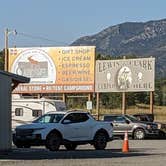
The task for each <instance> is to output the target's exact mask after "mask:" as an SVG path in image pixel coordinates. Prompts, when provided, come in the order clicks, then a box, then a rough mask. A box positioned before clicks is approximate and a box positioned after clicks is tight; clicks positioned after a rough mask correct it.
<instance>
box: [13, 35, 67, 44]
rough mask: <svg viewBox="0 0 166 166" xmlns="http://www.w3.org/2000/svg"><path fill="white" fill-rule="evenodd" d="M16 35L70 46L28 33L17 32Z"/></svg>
mask: <svg viewBox="0 0 166 166" xmlns="http://www.w3.org/2000/svg"><path fill="white" fill-rule="evenodd" d="M16 34H17V35H21V36H25V37H29V38H32V39H40V40H45V41H49V42H53V43H59V44H64V45H68V44H67V43H65V42H57V41H55V40H52V39H48V38H45V37H41V36H36V35H31V34H27V33H23V32H17V33H16Z"/></svg>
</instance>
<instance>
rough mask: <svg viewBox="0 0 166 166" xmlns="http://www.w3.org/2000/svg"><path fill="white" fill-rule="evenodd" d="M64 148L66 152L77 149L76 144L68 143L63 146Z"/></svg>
mask: <svg viewBox="0 0 166 166" xmlns="http://www.w3.org/2000/svg"><path fill="white" fill-rule="evenodd" d="M64 146H65V148H66V149H67V150H75V149H76V147H77V144H73V143H68V144H65V145H64Z"/></svg>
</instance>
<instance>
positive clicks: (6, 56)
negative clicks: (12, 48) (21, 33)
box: [4, 28, 17, 71]
mask: <svg viewBox="0 0 166 166" xmlns="http://www.w3.org/2000/svg"><path fill="white" fill-rule="evenodd" d="M10 33H13V34H14V35H16V34H17V32H16V30H9V29H8V28H6V29H5V64H4V69H5V71H8V67H9V66H8V47H9V46H8V36H9V34H10Z"/></svg>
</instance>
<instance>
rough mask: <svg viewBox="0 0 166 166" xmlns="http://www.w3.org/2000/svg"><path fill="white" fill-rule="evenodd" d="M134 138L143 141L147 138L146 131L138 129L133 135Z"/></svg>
mask: <svg viewBox="0 0 166 166" xmlns="http://www.w3.org/2000/svg"><path fill="white" fill-rule="evenodd" d="M133 138H134V139H137V140H142V139H144V138H145V131H144V130H143V129H140V128H138V129H136V130H135V131H134V133H133Z"/></svg>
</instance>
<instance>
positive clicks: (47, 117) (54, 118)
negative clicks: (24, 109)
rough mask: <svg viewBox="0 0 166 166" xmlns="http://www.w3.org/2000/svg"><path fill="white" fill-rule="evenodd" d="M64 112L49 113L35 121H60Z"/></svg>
mask: <svg viewBox="0 0 166 166" xmlns="http://www.w3.org/2000/svg"><path fill="white" fill-rule="evenodd" d="M63 116H64V114H47V115H43V116H41V117H39V118H38V119H36V120H35V121H33V123H58V122H59V121H60V120H61V119H62V118H63Z"/></svg>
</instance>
